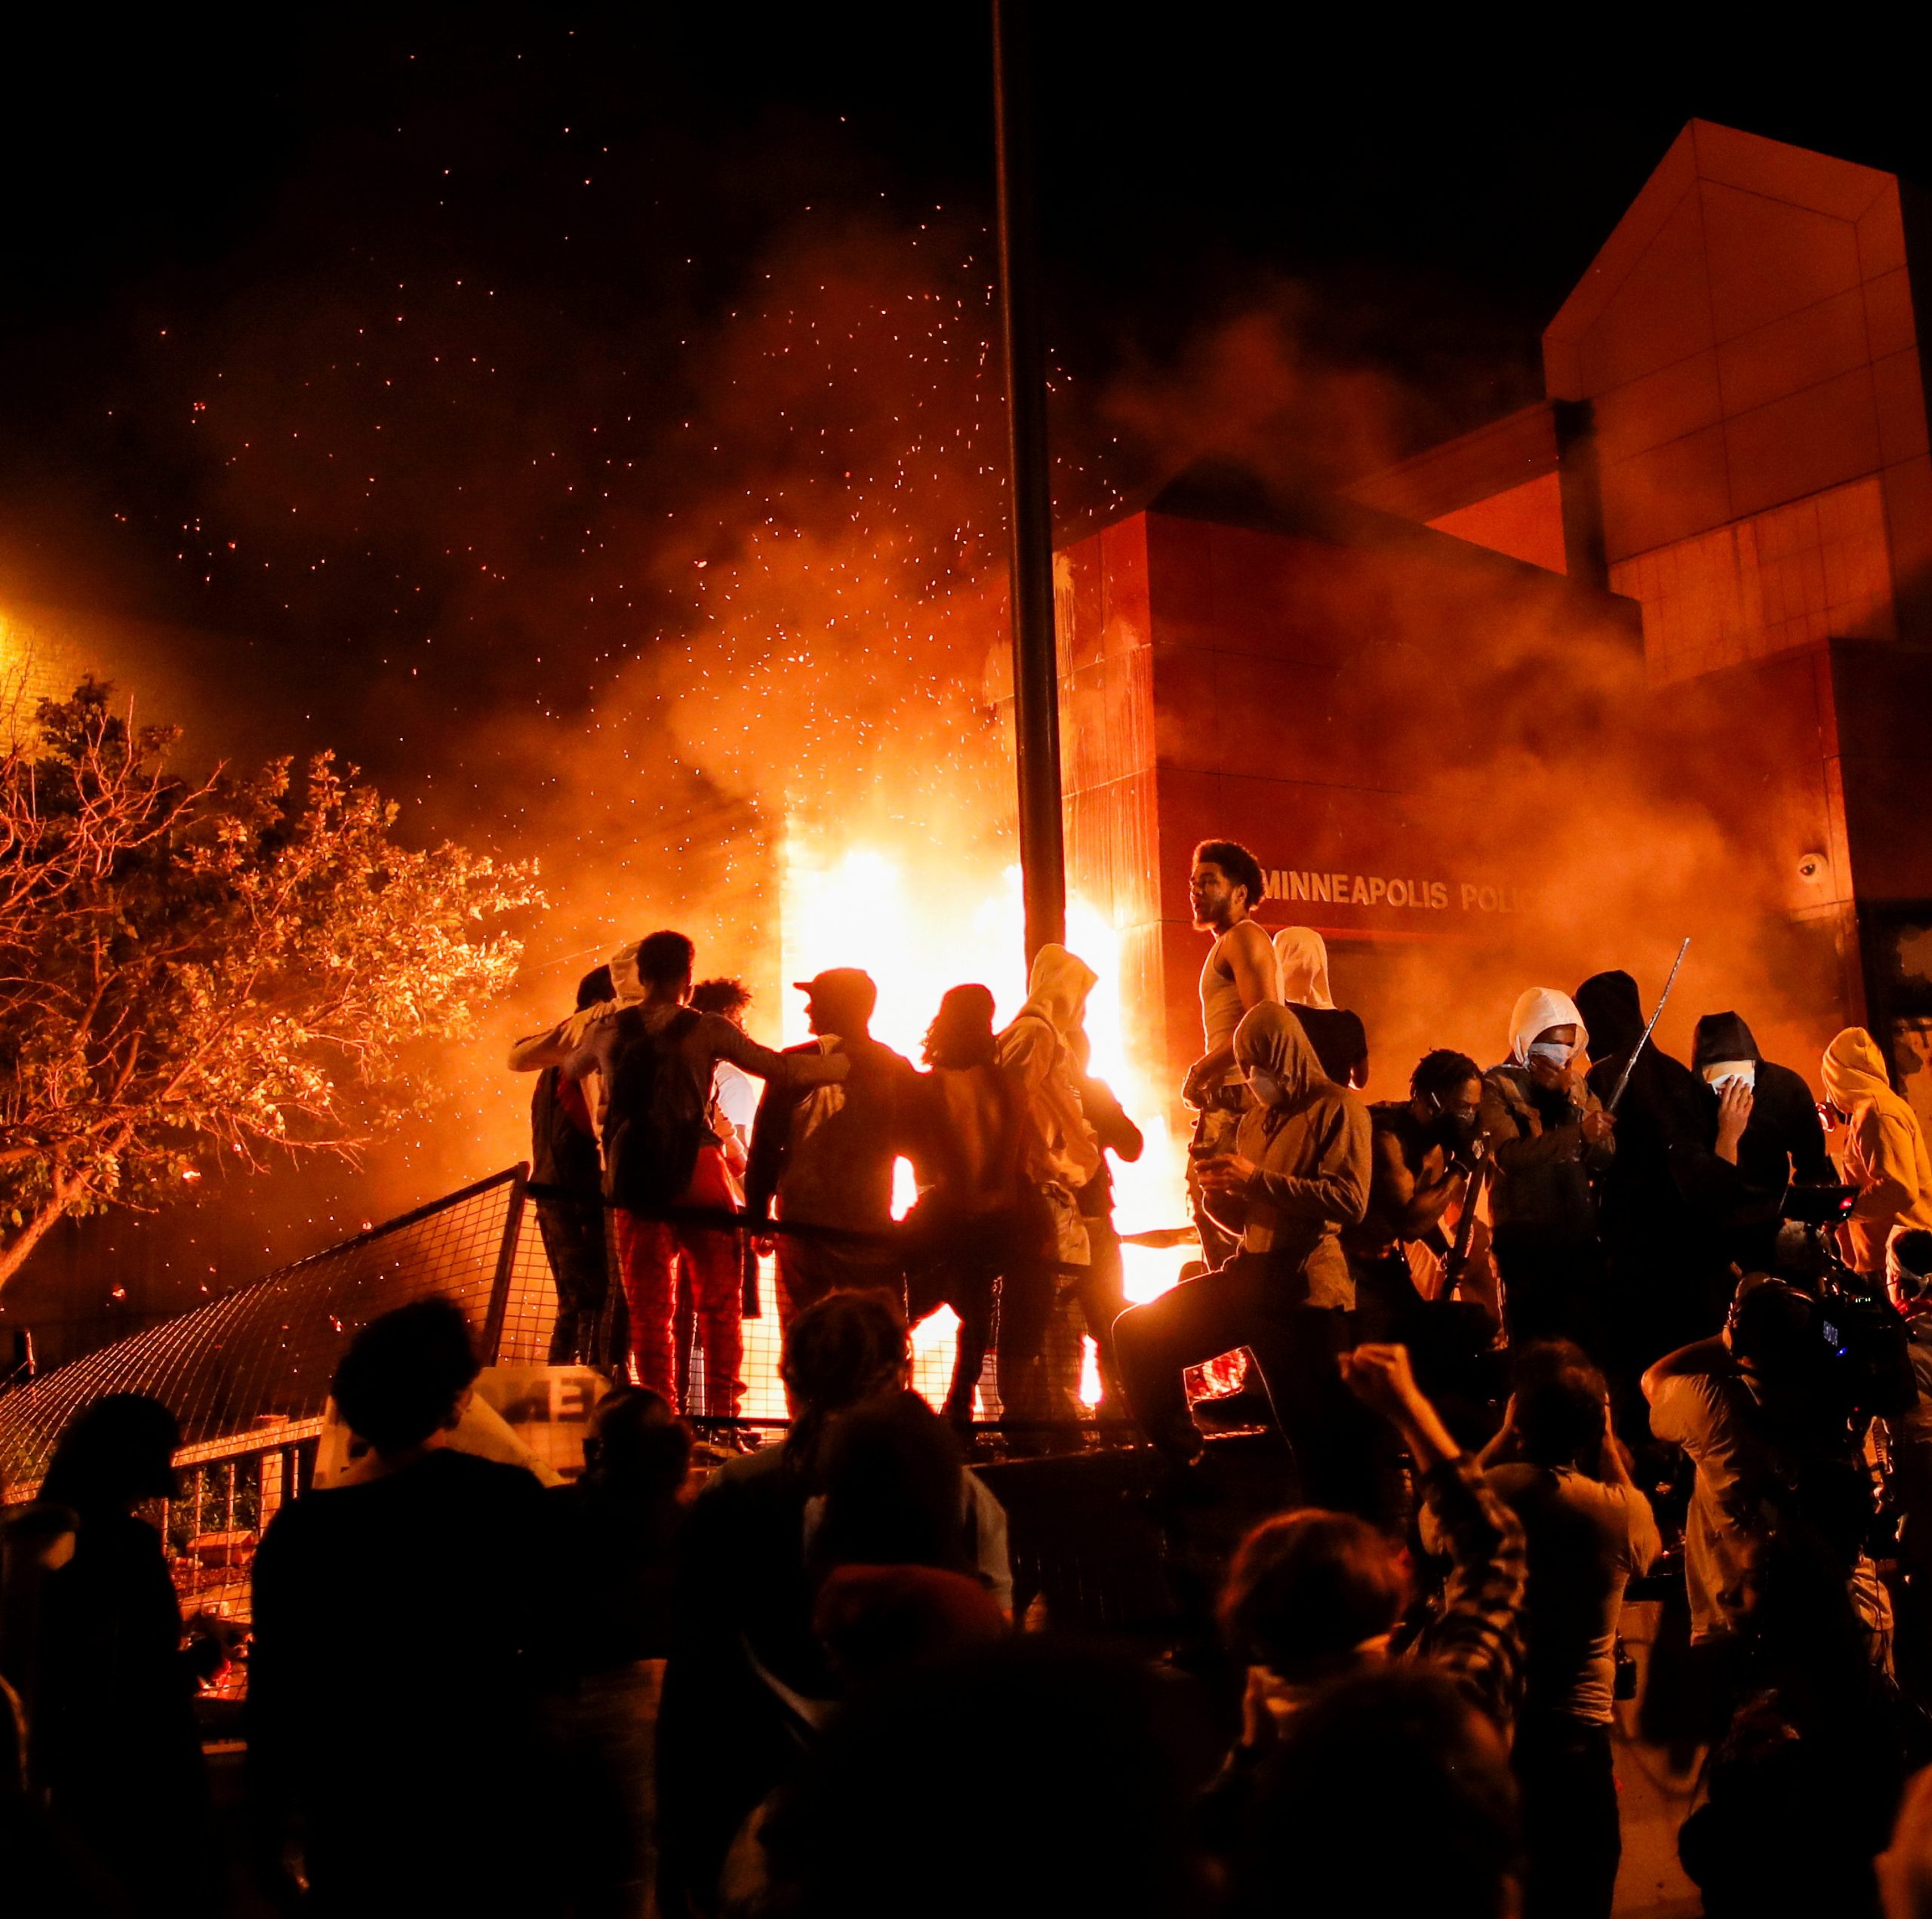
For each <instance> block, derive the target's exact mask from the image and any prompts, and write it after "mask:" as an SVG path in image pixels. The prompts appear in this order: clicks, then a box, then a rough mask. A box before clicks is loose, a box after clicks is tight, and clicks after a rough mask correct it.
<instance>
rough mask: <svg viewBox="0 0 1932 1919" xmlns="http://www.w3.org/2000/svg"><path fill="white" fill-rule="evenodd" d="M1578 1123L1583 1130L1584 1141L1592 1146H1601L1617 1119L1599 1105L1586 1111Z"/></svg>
mask: <svg viewBox="0 0 1932 1919" xmlns="http://www.w3.org/2000/svg"><path fill="white" fill-rule="evenodd" d="M1578 1124H1579V1126H1580V1127H1581V1129H1582V1131H1583V1139H1584V1143H1585V1144H1586V1145H1588V1146H1601V1145H1602V1144H1603V1142H1604V1141H1605V1140H1606V1139H1608V1138H1609V1137H1610V1136H1611V1132H1612V1131H1613V1130H1614V1128H1615V1127H1616V1124H1617V1121H1616V1120H1615V1119H1614V1118H1613V1117H1612V1116H1611V1115H1610V1114H1608V1113H1607V1112H1604V1110H1603V1109H1602V1108H1601V1106H1599V1107H1597V1108H1595V1109H1593V1110H1592V1111H1591V1112H1587V1113H1586V1114H1585V1115H1583V1118H1582V1119H1581V1120H1580V1121H1578Z"/></svg>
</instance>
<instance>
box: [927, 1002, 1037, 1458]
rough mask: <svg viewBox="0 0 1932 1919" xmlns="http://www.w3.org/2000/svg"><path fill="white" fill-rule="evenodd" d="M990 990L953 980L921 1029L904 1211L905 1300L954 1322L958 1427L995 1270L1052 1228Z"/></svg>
mask: <svg viewBox="0 0 1932 1919" xmlns="http://www.w3.org/2000/svg"><path fill="white" fill-rule="evenodd" d="M992 1019H993V996H992V994H991V993H990V992H988V991H987V990H986V988H985V987H984V986H953V987H951V988H949V989H948V990H947V992H946V995H945V997H944V998H943V999H941V1001H940V1006H939V1012H938V1013H937V1016H936V1017H935V1018H934V1021H933V1023H932V1025H931V1026H930V1027H929V1028H928V1029H927V1032H926V1041H925V1047H924V1058H925V1062H926V1064H927V1066H928V1067H929V1068H930V1069H931V1070H930V1071H929V1072H926V1073H924V1074H923V1075H921V1076H920V1078H919V1080H918V1084H917V1085H916V1087H915V1089H914V1096H913V1100H912V1133H911V1151H912V1162H913V1165H914V1167H915V1170H916V1171H917V1173H918V1179H919V1187H920V1192H919V1198H918V1204H916V1205H915V1206H914V1207H913V1208H912V1211H911V1212H910V1213H909V1214H908V1215H907V1216H906V1219H905V1222H904V1240H905V1244H906V1309H907V1314H908V1316H909V1318H910V1319H911V1321H912V1324H915V1325H917V1324H918V1322H919V1321H921V1320H922V1319H924V1318H927V1317H928V1315H931V1314H932V1313H934V1312H937V1310H938V1309H940V1307H941V1306H950V1307H951V1308H952V1310H953V1312H954V1313H955V1315H957V1316H958V1321H959V1335H958V1346H957V1349H956V1350H955V1355H954V1358H953V1366H952V1385H951V1387H950V1389H949V1391H948V1392H947V1394H946V1417H947V1419H949V1420H950V1421H951V1422H952V1424H953V1425H954V1426H955V1428H958V1429H959V1430H961V1431H962V1432H963V1431H964V1429H965V1428H968V1427H969V1426H970V1425H971V1424H972V1421H973V1403H974V1392H975V1391H976V1390H977V1388H978V1385H979V1382H980V1373H981V1371H982V1370H983V1368H984V1367H985V1364H986V1352H987V1349H988V1348H989V1346H990V1345H992V1332H993V1302H994V1298H995V1288H996V1287H998V1285H999V1284H1000V1281H1001V1276H1002V1275H1004V1274H1006V1273H1008V1272H1012V1271H1014V1270H1015V1269H1017V1268H1018V1267H1020V1265H1022V1264H1023V1262H1027V1261H1029V1260H1035V1259H1037V1257H1038V1245H1039V1243H1040V1241H1041V1239H1042V1238H1043V1237H1044V1234H1045V1232H1047V1230H1048V1229H1047V1227H1046V1225H1045V1223H1044V1221H1043V1220H1042V1219H1041V1217H1040V1207H1039V1201H1038V1198H1037V1195H1035V1194H1034V1193H1033V1192H1032V1189H1031V1188H1030V1187H1029V1186H1027V1185H1026V1182H1025V1180H1024V1179H1023V1176H1022V1167H1021V1160H1022V1155H1023V1152H1024V1151H1025V1148H1026V1109H1025V1103H1024V1101H1023V1098H1022V1096H1021V1093H1020V1087H1019V1086H1018V1085H1017V1084H1016V1082H1015V1081H1014V1078H1013V1077H1012V1075H1011V1074H1008V1073H1005V1072H1001V1070H1000V1068H999V1066H998V1064H997V1063H995V1041H994V1038H993V1029H992Z"/></svg>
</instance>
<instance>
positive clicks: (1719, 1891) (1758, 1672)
mask: <svg viewBox="0 0 1932 1919" xmlns="http://www.w3.org/2000/svg"><path fill="white" fill-rule="evenodd" d="M1741 1596H1742V1598H1743V1601H1744V1602H1745V1608H1746V1621H1747V1628H1748V1638H1747V1641H1746V1648H1745V1650H1746V1655H1747V1657H1746V1665H1745V1669H1744V1676H1743V1703H1742V1704H1741V1705H1740V1706H1739V1708H1738V1709H1737V1712H1736V1713H1735V1714H1734V1716H1733V1718H1732V1719H1731V1722H1730V1727H1729V1728H1728V1730H1727V1731H1726V1732H1725V1733H1724V1736H1722V1737H1721V1739H1718V1741H1717V1742H1716V1743H1715V1745H1714V1746H1713V1748H1712V1752H1711V1756H1710V1759H1709V1763H1708V1766H1707V1768H1706V1779H1707V1781H1708V1788H1709V1789H1708V1797H1707V1798H1706V1801H1705V1803H1704V1804H1703V1805H1702V1806H1701V1807H1699V1808H1698V1809H1697V1810H1696V1811H1695V1812H1694V1813H1693V1814H1692V1815H1691V1816H1690V1818H1689V1819H1687V1820H1686V1821H1685V1822H1684V1825H1683V1826H1682V1828H1681V1829H1680V1831H1678V1838H1677V1850H1678V1858H1679V1859H1680V1860H1681V1862H1682V1863H1683V1866H1684V1871H1686V1872H1687V1873H1688V1874H1690V1877H1691V1878H1692V1879H1694V1881H1696V1882H1697V1887H1698V1890H1700V1892H1701V1893H1703V1909H1704V1911H1705V1912H1706V1914H1709V1919H1756V1916H1757V1915H1758V1914H1764V1913H1771V1912H1790V1913H1806V1914H1810V1913H1819V1914H1824V1913H1829V1914H1832V1915H1833V1919H1838V1915H1839V1914H1844V1915H1845V1919H1865V1915H1866V1914H1873V1915H1875V1914H1877V1912H1878V1883H1877V1880H1876V1877H1875V1873H1874V1871H1873V1862H1874V1857H1875V1855H1876V1854H1877V1853H1878V1850H1879V1849H1880V1848H1881V1847H1882V1846H1883V1845H1884V1843H1885V1840H1886V1838H1887V1834H1889V1832H1890V1830H1891V1825H1892V1816H1893V1813H1894V1809H1895V1808H1896V1807H1897V1804H1898V1801H1899V1796H1900V1788H1901V1787H1902V1785H1903V1782H1904V1779H1905V1774H1906V1733H1907V1730H1908V1724H1909V1722H1908V1721H1906V1719H1905V1718H1903V1716H1902V1715H1901V1714H1900V1711H1899V1708H1898V1702H1897V1696H1896V1693H1895V1692H1894V1690H1893V1689H1892V1688H1891V1687H1890V1685H1889V1684H1887V1682H1886V1681H1884V1679H1883V1678H1881V1675H1878V1673H1877V1672H1875V1671H1874V1670H1873V1668H1872V1663H1871V1660H1870V1658H1869V1654H1868V1651H1867V1647H1866V1636H1865V1633H1864V1630H1863V1626H1862V1625H1861V1623H1860V1620H1859V1619H1858V1617H1857V1614H1856V1613H1855V1612H1854V1608H1853V1606H1852V1604H1851V1600H1850V1595H1849V1594H1848V1593H1847V1589H1846V1586H1845V1582H1844V1571H1843V1567H1842V1564H1841V1562H1840V1559H1839V1556H1838V1553H1837V1551H1835V1549H1834V1548H1832V1546H1831V1545H1829V1543H1827V1542H1826V1541H1825V1540H1824V1539H1822V1538H1821V1537H1820V1536H1819V1535H1818V1534H1817V1533H1814V1532H1813V1531H1812V1530H1810V1528H1809V1527H1807V1526H1806V1525H1804V1524H1801V1523H1800V1524H1786V1525H1784V1526H1782V1527H1780V1529H1779V1530H1778V1532H1777V1534H1776V1535H1775V1536H1774V1537H1772V1538H1770V1539H1767V1540H1766V1541H1764V1542H1762V1543H1761V1544H1760V1545H1758V1546H1756V1547H1755V1548H1753V1550H1752V1555H1751V1559H1750V1564H1749V1568H1748V1571H1747V1576H1746V1580H1745V1582H1744V1585H1743V1590H1742V1595H1741ZM1921 1738H1922V1734H1921Z"/></svg>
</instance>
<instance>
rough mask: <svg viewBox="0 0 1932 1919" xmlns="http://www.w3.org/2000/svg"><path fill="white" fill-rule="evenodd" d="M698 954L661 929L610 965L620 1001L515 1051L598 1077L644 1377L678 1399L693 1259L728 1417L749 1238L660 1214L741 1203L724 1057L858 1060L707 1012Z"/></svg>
mask: <svg viewBox="0 0 1932 1919" xmlns="http://www.w3.org/2000/svg"><path fill="white" fill-rule="evenodd" d="M694 952H695V949H694V947H693V946H692V945H691V941H690V940H688V939H687V938H686V937H685V935H684V934H683V933H672V932H662V933H652V934H651V935H650V936H649V937H648V938H647V939H645V940H640V941H639V942H638V944H637V946H636V947H635V949H625V951H624V952H622V953H620V954H619V955H617V958H616V959H614V961H612V963H611V972H612V974H613V976H614V977H615V978H616V979H617V986H618V990H619V994H620V1000H619V1002H618V1003H617V1004H614V1005H611V1006H605V1007H592V1009H591V1010H590V1011H589V1012H588V1013H580V1014H578V1015H577V1016H575V1017H574V1019H571V1020H568V1021H566V1022H565V1023H563V1024H561V1025H560V1026H558V1027H557V1028H555V1029H554V1030H553V1031H552V1032H550V1033H548V1034H542V1035H535V1036H534V1037H533V1038H531V1039H530V1040H528V1041H522V1042H519V1044H518V1048H517V1050H516V1051H515V1053H513V1054H512V1063H515V1064H518V1065H520V1066H522V1067H523V1068H525V1069H531V1068H535V1067H538V1066H547V1065H551V1064H555V1063H561V1064H562V1065H563V1066H564V1069H565V1075H566V1076H567V1077H568V1078H582V1077H584V1076H586V1075H594V1076H595V1084H596V1086H597V1089H598V1090H597V1096H596V1097H597V1101H598V1104H597V1105H596V1106H595V1111H596V1112H597V1115H598V1123H599V1131H600V1133H601V1137H602V1139H603V1142H604V1192H605V1198H607V1199H608V1200H609V1201H611V1204H613V1206H614V1207H615V1209H616V1211H617V1222H616V1230H617V1256H618V1262H619V1264H620V1267H621V1269H622V1270H623V1282H624V1298H625V1302H626V1305H628V1307H629V1311H630V1323H631V1355H632V1364H634V1365H635V1368H636V1370H637V1376H638V1384H639V1385H646V1386H648V1387H649V1388H650V1389H651V1391H652V1392H655V1393H659V1394H661V1395H663V1397H664V1398H666V1399H667V1400H670V1401H672V1402H673V1403H675V1401H676V1399H677V1397H678V1387H677V1379H676V1371H677V1367H676V1358H675V1352H674V1349H673V1340H672V1324H673V1321H674V1318H675V1311H676V1303H677V1269H678V1262H679V1260H680V1259H682V1260H684V1261H685V1262H686V1263H687V1265H688V1267H689V1269H690V1273H691V1292H692V1297H693V1301H694V1306H695V1309H696V1313H697V1323H698V1328H699V1333H700V1337H701V1338H702V1339H703V1345H704V1354H705V1379H706V1411H707V1412H709V1413H713V1414H722V1415H724V1416H726V1417H735V1416H737V1411H738V1408H739V1405H740V1401H741V1400H742V1398H743V1394H744V1382H743V1379H741V1378H740V1376H739V1369H740V1366H741V1365H742V1364H743V1359H744V1336H743V1330H742V1326H741V1315H742V1313H743V1280H744V1271H743V1262H742V1259H741V1257H740V1250H739V1241H738V1236H737V1234H736V1233H735V1232H731V1231H729V1230H724V1229H716V1228H713V1227H710V1226H701V1225H697V1224H694V1223H691V1222H676V1221H672V1220H669V1219H665V1218H663V1217H662V1216H661V1215H663V1213H665V1212H666V1210H668V1209H670V1208H672V1207H692V1208H706V1209H715V1210H724V1211H731V1210H736V1205H737V1190H736V1188H735V1186H734V1182H733V1179H732V1176H731V1169H730V1167H729V1166H728V1164H727V1162H726V1160H725V1157H724V1147H723V1144H722V1142H721V1141H720V1139H718V1135H717V1133H715V1132H714V1131H713V1130H712V1126H711V1124H710V1120H709V1114H710V1112H711V1106H712V1084H713V1081H714V1079H715V1075H716V1072H717V1068H718V1062H719V1061H720V1060H721V1059H728V1060H730V1061H731V1062H732V1063H734V1065H736V1066H740V1067H742V1068H743V1070H744V1071H745V1072H748V1073H749V1074H751V1075H752V1076H753V1077H754V1078H759V1079H763V1080H766V1081H777V1082H778V1083H780V1084H786V1085H793V1084H801V1085H817V1084H823V1083H829V1082H833V1081H838V1080H842V1079H843V1078H844V1077H845V1075H846V1073H847V1072H848V1070H849V1069H850V1062H849V1061H848V1060H846V1059H842V1058H840V1057H838V1056H832V1057H829V1058H814V1059H804V1058H800V1057H798V1056H795V1055H793V1056H787V1055H785V1054H782V1053H774V1052H773V1051H772V1050H771V1049H770V1048H769V1047H763V1046H760V1045H759V1044H758V1042H757V1041H755V1040H753V1039H751V1038H748V1037H747V1036H746V1035H745V1034H744V1033H743V1032H741V1031H740V1029H739V1028H738V1027H737V1026H734V1024H733V1023H731V1020H729V1019H727V1018H725V1016H724V1015H723V1014H722V1013H697V1012H694V1011H693V1010H691V1007H689V1006H688V1004H686V1002H687V1001H688V1000H689V998H691V963H692V960H693V958H694Z"/></svg>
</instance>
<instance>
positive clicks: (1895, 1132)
mask: <svg viewBox="0 0 1932 1919" xmlns="http://www.w3.org/2000/svg"><path fill="white" fill-rule="evenodd" d="M1823 1076H1824V1081H1825V1097H1826V1099H1828V1100H1829V1102H1830V1103H1831V1104H1832V1108H1833V1109H1834V1110H1835V1112H1838V1113H1841V1114H1842V1115H1844V1123H1845V1139H1844V1147H1843V1149H1842V1152H1843V1157H1844V1176H1845V1178H1846V1179H1847V1181H1848V1182H1850V1184H1851V1185H1853V1186H1856V1187H1857V1189H1858V1198H1857V1202H1856V1203H1855V1204H1854V1206H1853V1207H1852V1209H1851V1211H1850V1214H1849V1216H1847V1219H1846V1220H1845V1222H1844V1226H1842V1227H1841V1228H1840V1229H1839V1236H1840V1241H1841V1246H1842V1249H1843V1251H1844V1257H1845V1260H1846V1262H1847V1264H1848V1265H1850V1266H1851V1267H1852V1268H1853V1269H1854V1270H1855V1271H1857V1272H1860V1273H1862V1274H1864V1275H1866V1276H1867V1277H1868V1278H1883V1276H1884V1270H1885V1247H1886V1243H1887V1241H1889V1240H1890V1238H1891V1236H1892V1230H1893V1229H1894V1227H1906V1228H1912V1227H1928V1228H1932V1156H1928V1155H1927V1152H1926V1150H1925V1135H1924V1131H1923V1130H1921V1127H1920V1126H1919V1124H1918V1115H1917V1114H1916V1113H1915V1112H1913V1111H1912V1108H1911V1106H1909V1105H1908V1104H1907V1103H1906V1100H1905V1099H1903V1096H1901V1095H1900V1094H1899V1093H1895V1092H1894V1090H1892V1083H1891V1079H1890V1075H1888V1074H1887V1072H1886V1070H1885V1056H1884V1054H1883V1053H1881V1052H1880V1051H1879V1050H1878V1045H1877V1044H1876V1042H1875V1041H1874V1040H1873V1039H1872V1035H1870V1034H1869V1033H1868V1032H1866V1030H1865V1029H1864V1028H1863V1026H1847V1028H1846V1029H1844V1032H1841V1033H1840V1034H1839V1035H1838V1038H1836V1039H1835V1040H1833V1041H1832V1043H1831V1044H1830V1045H1829V1046H1828V1047H1826V1049H1825V1058H1824V1065H1823Z"/></svg>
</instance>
